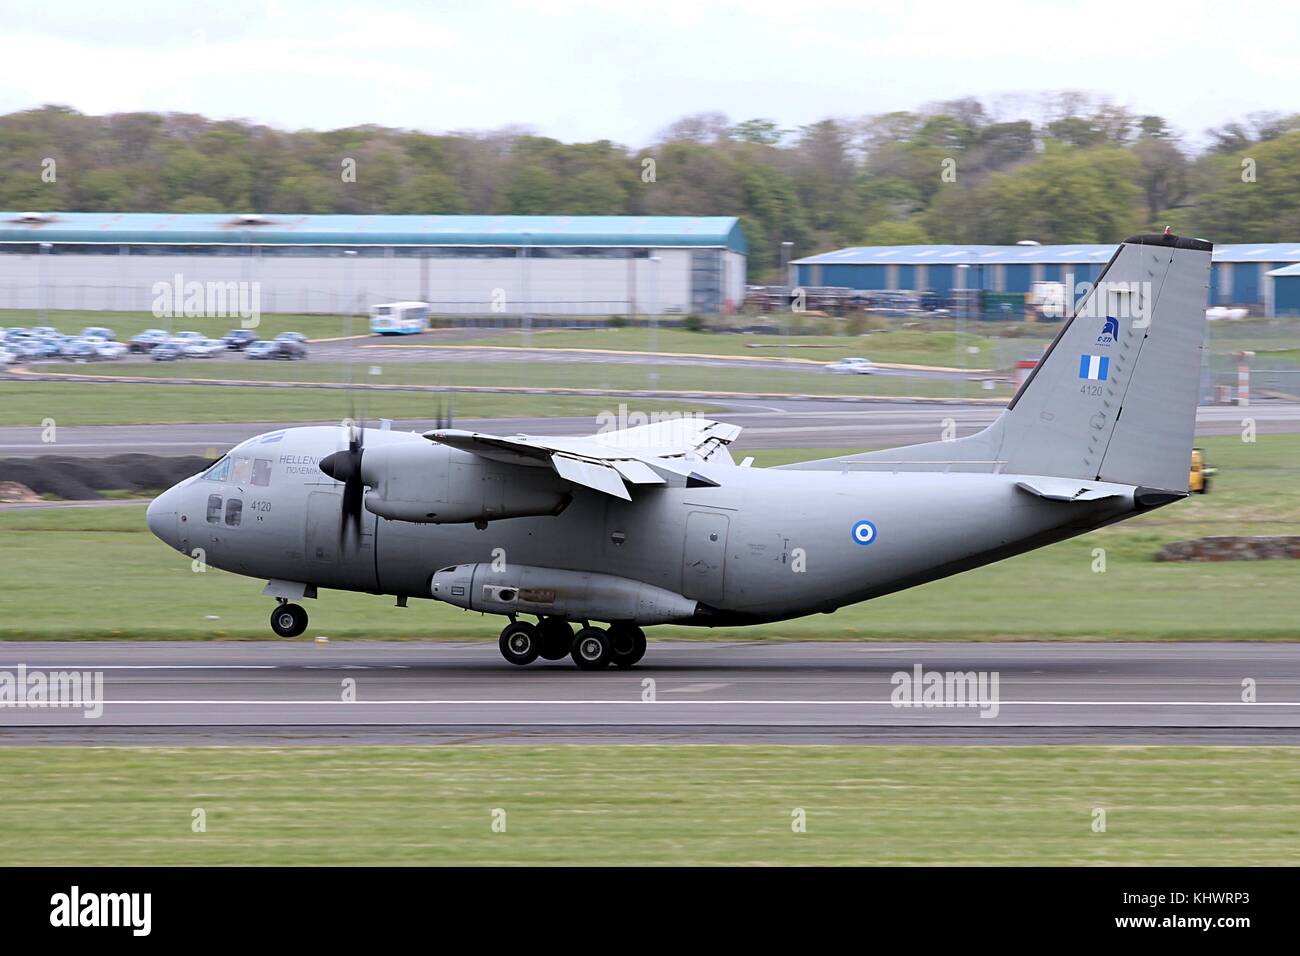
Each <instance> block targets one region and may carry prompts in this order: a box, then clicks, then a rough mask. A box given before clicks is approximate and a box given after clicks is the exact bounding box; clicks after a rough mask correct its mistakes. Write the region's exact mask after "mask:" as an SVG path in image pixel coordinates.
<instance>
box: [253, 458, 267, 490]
mask: <svg viewBox="0 0 1300 956" xmlns="http://www.w3.org/2000/svg"><path fill="white" fill-rule="evenodd" d="M270 483H271V459H269V458H254V459H253V484H255V485H269V484H270Z"/></svg>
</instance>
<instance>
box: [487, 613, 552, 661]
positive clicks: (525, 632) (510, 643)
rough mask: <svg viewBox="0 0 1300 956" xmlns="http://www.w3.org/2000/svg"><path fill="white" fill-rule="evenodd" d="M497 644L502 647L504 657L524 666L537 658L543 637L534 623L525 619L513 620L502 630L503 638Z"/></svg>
mask: <svg viewBox="0 0 1300 956" xmlns="http://www.w3.org/2000/svg"><path fill="white" fill-rule="evenodd" d="M497 646H499V647H500V648H501V656H502V657H504V658H505V659H506V660H508V661H509V662H510V663H511V664H518V665H519V666H520V667H522V666H523V665H525V664H531V663H532V662H533V661H535V660H537V652H538V650H539V649H540V648H541V639H540V635H538V633H537V628H535V627H533V625H531V624H527V623H525V622H524V621H513V622H512V623H510V624H507V625H506V626H505V628H504V629H503V630H502V631H501V640H500V641H498V642H497Z"/></svg>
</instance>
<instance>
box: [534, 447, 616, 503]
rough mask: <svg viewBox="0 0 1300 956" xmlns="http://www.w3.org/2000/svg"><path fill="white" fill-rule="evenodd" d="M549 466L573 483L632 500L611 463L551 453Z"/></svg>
mask: <svg viewBox="0 0 1300 956" xmlns="http://www.w3.org/2000/svg"><path fill="white" fill-rule="evenodd" d="M551 467H552V468H554V469H555V473H556V474H558V475H559V476H560V477H561V478H563V479H564V480H565V481H571V482H573V483H574V484H575V485H583V486H584V487H587V488H591V489H594V490H595V491H603V492H604V493H605V494H607V495H613V496H614V497H615V498H622V499H623V500H625V501H631V500H632V496H631V495H630V494H628V493H627V488H626V486H624V484H623V476H622V475H620V474H619V473H618V469H616V468H614V467H613V466H612V465H606V464H603V463H601V462H594V461H583V460H582V459H581V458H573V457H571V456H569V455H552V456H551Z"/></svg>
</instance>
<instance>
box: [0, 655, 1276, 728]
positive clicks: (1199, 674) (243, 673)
mask: <svg viewBox="0 0 1300 956" xmlns="http://www.w3.org/2000/svg"><path fill="white" fill-rule="evenodd" d="M20 664H21V665H24V666H25V667H26V669H27V672H28V673H29V674H30V673H31V672H33V671H36V670H41V671H45V672H48V671H54V670H61V671H70V670H78V671H89V672H99V673H102V675H103V677H102V679H103V701H104V704H103V710H102V715H101V716H100V717H98V718H97V719H88V718H87V717H86V716H85V712H84V711H83V710H82V709H78V708H68V707H65V708H32V707H27V708H16V707H13V706H6V707H0V743H3V744H10V745H14V744H28V745H31V744H49V743H55V744H59V743H75V744H152V745H171V744H229V743H244V744H324V743H348V744H354V743H424V744H428V743H533V744H538V743H627V742H636V743H707V742H744V743H799V744H806V743H819V744H829V743H851V744H880V743H926V744H931V743H946V744H952V743H956V744H972V745H973V744H1026V743H1132V744H1148V743H1216V744H1260V743H1269V744H1279V743H1283V744H1296V743H1300V654H1297V652H1296V648H1295V646H1294V645H1287V644H1259V643H1254V644H1226V643H1217V644H1210V643H1189V644H1104V643H1069V644H1067V643H1042V644H1034V643H1001V644H1000V643H964V644H938V643H922V644H903V643H892V644H875V643H870V644H868V643H778V642H753V641H745V642H652V643H651V646H650V650H649V652H648V654H647V655H646V658H645V660H644V661H643V662H642V664H641V665H639V666H638V667H636V668H635V669H632V670H629V671H622V670H617V669H610V670H607V671H602V672H599V673H584V672H580V671H578V670H577V669H576V668H575V667H574V666H573V665H572V663H570V662H569V661H567V660H565V661H560V662H555V663H544V662H539V663H536V664H533V665H530V666H528V667H525V668H517V667H514V666H512V665H510V664H507V663H505V662H504V661H503V660H502V659H501V657H500V656H499V654H498V652H497V649H496V647H495V645H494V644H493V643H491V642H472V643H471V642H454V643H449V642H426V643H368V642H336V643H330V644H325V645H321V644H316V643H312V642H267V643H211V644H207V643H204V644H194V643H132V644H127V643H122V644H110V643H102V644H101V643H62V642H46V643H11V644H10V643H7V644H4V645H2V646H0V672H9V673H11V674H12V673H17V668H18V666H19V665H20ZM918 667H919V668H920V671H921V673H922V674H925V673H927V672H939V673H941V674H944V673H947V672H961V673H969V672H975V673H976V674H983V675H984V677H985V679H986V682H987V685H986V686H987V687H988V688H989V689H990V692H989V693H987V694H986V695H985V696H984V697H982V698H981V700H980V705H979V706H960V707H957V706H946V707H945V706H930V707H926V706H912V707H904V706H898V705H897V702H896V701H895V700H893V699H891V698H892V695H893V693H894V690H895V688H896V686H897V684H898V681H897V679H896V678H895V675H897V674H899V673H906V674H909V675H914V674H915V673H916V669H917V668H918ZM995 678H996V684H995V683H994V679H995ZM1244 681H1253V682H1255V684H1254V693H1255V695H1256V700H1255V701H1254V702H1250V703H1247V702H1244V701H1243V682H1244ZM994 689H995V692H993V691H994ZM349 693H351V694H352V695H353V697H354V700H350V701H349V700H345V697H346V696H347V695H348V694H349Z"/></svg>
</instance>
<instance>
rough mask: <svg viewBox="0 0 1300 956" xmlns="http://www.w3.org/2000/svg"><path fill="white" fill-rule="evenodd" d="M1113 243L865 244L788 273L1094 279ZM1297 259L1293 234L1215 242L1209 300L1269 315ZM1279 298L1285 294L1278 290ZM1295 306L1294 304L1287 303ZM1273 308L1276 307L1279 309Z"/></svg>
mask: <svg viewBox="0 0 1300 956" xmlns="http://www.w3.org/2000/svg"><path fill="white" fill-rule="evenodd" d="M1115 248H1116V247H1115V246H1114V245H1054V246H1044V245H1032V244H1024V245H1014V246H980V245H971V246H962V245H936V246H864V247H860V248H854V249H839V250H836V251H834V252H825V253H822V254H820V255H815V256H808V257H806V258H803V259H796V260H794V261H793V262H792V263H791V264H790V265H791V268H792V272H793V275H792V276H791V281H792V282H793V283H794V284H796V285H800V286H805V287H813V286H834V287H841V288H850V289H855V290H862V291H895V290H910V291H916V292H935V293H939V294H941V295H942V294H946V293H950V292H952V291H954V290H957V289H979V290H983V291H986V292H1029V291H1030V290H1031V289H1032V288H1033V285H1034V283H1035V282H1066V281H1068V277H1069V276H1071V275H1072V276H1073V277H1074V281H1075V282H1076V283H1078V282H1093V281H1095V280H1096V278H1097V276H1098V275H1100V274H1101V270H1102V269H1103V268H1105V265H1106V263H1107V262H1108V261H1109V260H1110V257H1111V256H1112V255H1114V253H1115ZM1296 264H1300V242H1273V243H1235V244H1228V245H1216V246H1215V247H1214V256H1213V264H1212V266H1211V282H1210V287H1211V290H1210V304H1211V305H1225V306H1238V307H1245V308H1249V309H1253V310H1255V311H1258V312H1262V313H1265V314H1268V315H1272V314H1274V313H1273V308H1274V282H1275V280H1276V279H1277V277H1278V270H1282V269H1285V268H1286V267H1289V266H1292V265H1296ZM1284 298H1285V296H1284ZM1287 307H1288V308H1290V309H1291V310H1292V312H1294V311H1295V310H1296V308H1297V307H1296V306H1295V305H1290V306H1287ZM1279 314H1280V313H1279Z"/></svg>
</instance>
